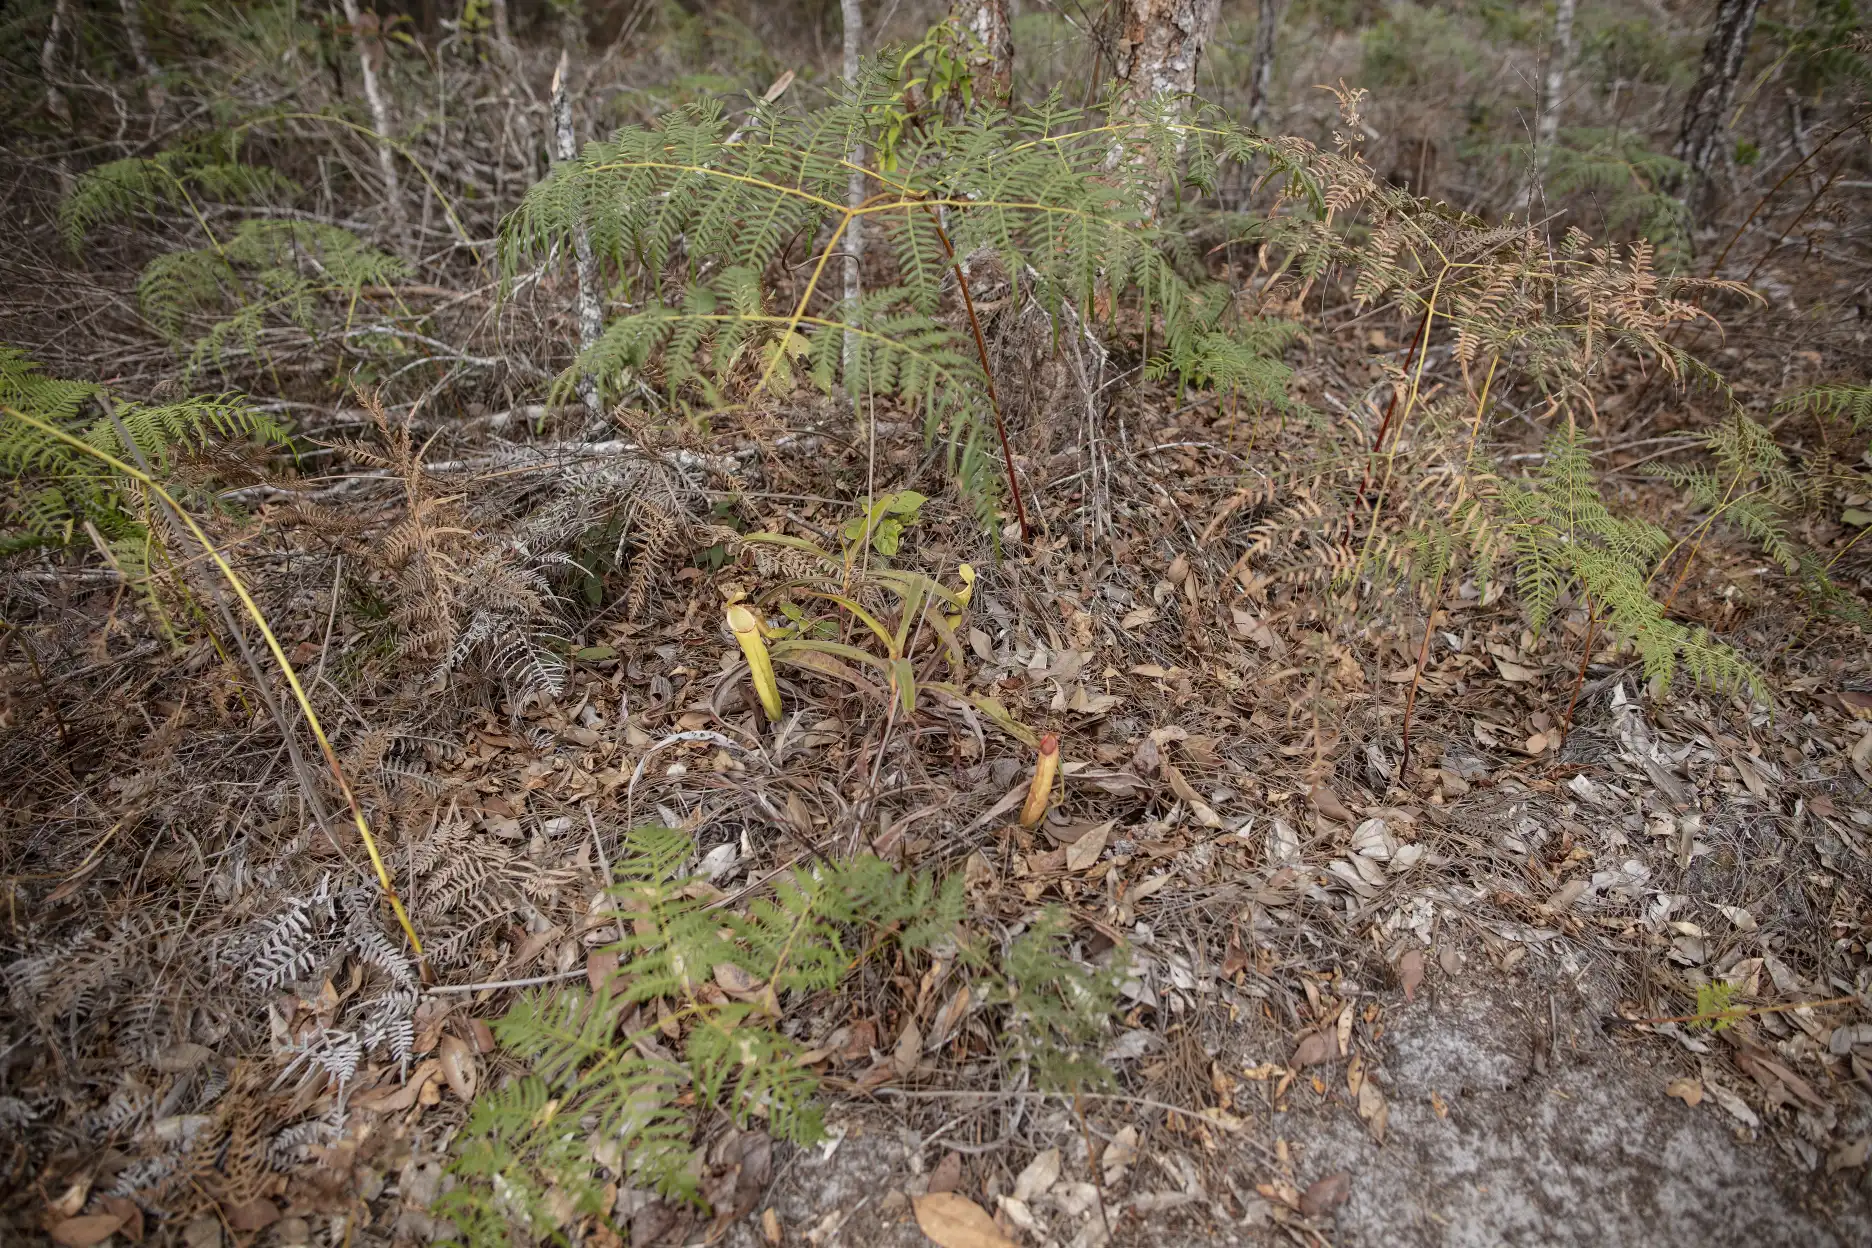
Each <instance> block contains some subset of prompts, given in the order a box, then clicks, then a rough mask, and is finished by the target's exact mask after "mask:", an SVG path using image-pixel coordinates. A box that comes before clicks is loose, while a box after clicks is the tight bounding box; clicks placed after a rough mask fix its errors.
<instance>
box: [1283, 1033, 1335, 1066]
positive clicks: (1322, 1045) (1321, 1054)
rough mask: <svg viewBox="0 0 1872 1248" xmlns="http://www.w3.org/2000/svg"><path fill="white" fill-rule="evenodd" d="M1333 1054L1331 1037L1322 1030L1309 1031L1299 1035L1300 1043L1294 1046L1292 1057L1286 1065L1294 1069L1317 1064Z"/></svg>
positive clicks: (1329, 1059)
mask: <svg viewBox="0 0 1872 1248" xmlns="http://www.w3.org/2000/svg"><path fill="white" fill-rule="evenodd" d="M1332 1056H1333V1039H1332V1037H1331V1036H1330V1035H1328V1034H1327V1033H1325V1032H1323V1031H1309V1032H1308V1033H1307V1034H1306V1035H1304V1036H1301V1037H1300V1043H1299V1044H1298V1045H1297V1046H1296V1047H1295V1048H1294V1054H1293V1057H1292V1058H1291V1059H1290V1060H1289V1061H1288V1063H1287V1064H1288V1065H1289V1066H1292V1067H1294V1068H1296V1069H1300V1068H1304V1067H1307V1066H1318V1065H1320V1064H1321V1063H1322V1062H1329V1061H1331V1060H1332Z"/></svg>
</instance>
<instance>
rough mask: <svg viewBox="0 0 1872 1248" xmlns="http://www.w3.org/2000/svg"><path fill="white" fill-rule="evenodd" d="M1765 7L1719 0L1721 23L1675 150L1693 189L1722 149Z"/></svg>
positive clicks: (1751, 0)
mask: <svg viewBox="0 0 1872 1248" xmlns="http://www.w3.org/2000/svg"><path fill="white" fill-rule="evenodd" d="M1760 10H1761V0H1716V24H1715V26H1714V27H1713V28H1712V29H1711V30H1710V36H1709V42H1707V43H1705V44H1704V45H1703V68H1702V71H1701V72H1700V73H1699V74H1698V75H1697V81H1696V85H1695V86H1694V87H1692V88H1690V96H1689V98H1688V99H1687V100H1686V101H1685V102H1684V119H1683V128H1682V129H1681V130H1680V131H1679V132H1678V135H1677V149H1676V153H1675V154H1676V157H1677V159H1678V160H1681V161H1683V162H1684V164H1685V165H1687V166H1689V170H1688V181H1689V183H1690V188H1691V189H1693V190H1695V189H1698V188H1701V187H1704V186H1706V185H1707V183H1708V181H1709V176H1710V173H1711V172H1712V169H1713V167H1714V166H1715V164H1716V162H1717V157H1718V155H1719V154H1720V153H1721V151H1722V145H1723V139H1724V137H1725V136H1726V135H1727V134H1728V132H1729V109H1730V107H1731V106H1732V105H1733V104H1734V102H1735V88H1736V80H1737V79H1738V78H1739V77H1741V74H1742V62H1743V60H1744V59H1745V58H1746V57H1747V56H1748V45H1749V36H1750V35H1752V34H1753V33H1754V32H1755V15H1756V14H1757V13H1758V12H1760Z"/></svg>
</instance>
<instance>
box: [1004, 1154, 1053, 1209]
mask: <svg viewBox="0 0 1872 1248" xmlns="http://www.w3.org/2000/svg"><path fill="white" fill-rule="evenodd" d="M1059 1176H1060V1151H1059V1149H1057V1148H1049V1149H1047V1150H1046V1151H1045V1152H1043V1153H1039V1154H1037V1155H1036V1156H1035V1157H1034V1159H1033V1160H1032V1161H1030V1162H1028V1163H1027V1168H1026V1169H1025V1170H1022V1171H1021V1172H1020V1175H1019V1176H1018V1177H1017V1178H1016V1179H1015V1180H1014V1199H1015V1200H1018V1201H1020V1202H1021V1203H1022V1204H1032V1203H1033V1201H1034V1198H1035V1197H1036V1196H1042V1195H1045V1194H1046V1193H1047V1192H1048V1191H1050V1190H1051V1189H1052V1187H1053V1185H1054V1184H1055V1183H1057V1182H1059Z"/></svg>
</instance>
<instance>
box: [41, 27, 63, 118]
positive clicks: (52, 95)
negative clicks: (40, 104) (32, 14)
mask: <svg viewBox="0 0 1872 1248" xmlns="http://www.w3.org/2000/svg"><path fill="white" fill-rule="evenodd" d="M70 25H71V0H55V3H54V4H53V5H52V24H51V26H50V27H48V28H47V30H46V37H45V42H44V43H42V44H40V45H39V73H40V75H41V76H42V77H43V78H44V79H45V106H46V112H48V113H51V114H52V115H53V116H54V117H56V118H58V119H59V120H60V121H65V122H69V121H70V120H71V105H70V104H69V103H68V102H66V99H65V92H64V91H63V90H61V89H60V87H59V85H58V67H59V66H58V53H59V40H60V39H62V38H63V37H64V35H65V31H66V29H67V28H68V27H70Z"/></svg>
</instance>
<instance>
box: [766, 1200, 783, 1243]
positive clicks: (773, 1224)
mask: <svg viewBox="0 0 1872 1248" xmlns="http://www.w3.org/2000/svg"><path fill="white" fill-rule="evenodd" d="M760 1233H761V1238H762V1239H764V1240H766V1241H767V1244H768V1248H780V1241H781V1239H782V1238H784V1237H783V1236H782V1234H781V1231H780V1215H779V1214H777V1213H775V1212H774V1211H773V1209H772V1208H767V1209H763V1210H761V1215H760Z"/></svg>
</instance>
